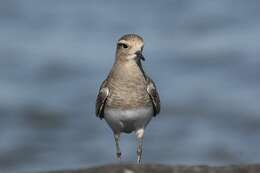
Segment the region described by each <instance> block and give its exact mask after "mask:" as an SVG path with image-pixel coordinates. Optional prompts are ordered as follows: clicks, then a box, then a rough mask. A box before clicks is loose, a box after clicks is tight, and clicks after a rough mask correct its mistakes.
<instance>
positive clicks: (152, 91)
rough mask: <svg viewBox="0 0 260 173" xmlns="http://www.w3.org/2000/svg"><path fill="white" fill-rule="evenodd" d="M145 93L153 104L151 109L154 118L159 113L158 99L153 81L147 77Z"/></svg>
mask: <svg viewBox="0 0 260 173" xmlns="http://www.w3.org/2000/svg"><path fill="white" fill-rule="evenodd" d="M147 92H148V94H149V96H150V98H151V100H152V102H153V108H154V116H156V115H157V114H158V113H159V112H160V109H161V108H160V97H159V94H158V92H157V89H156V86H155V83H154V82H153V80H152V79H151V78H149V77H147Z"/></svg>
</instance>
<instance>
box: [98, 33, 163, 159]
mask: <svg viewBox="0 0 260 173" xmlns="http://www.w3.org/2000/svg"><path fill="white" fill-rule="evenodd" d="M143 46H144V42H143V39H142V37H140V36H138V35H135V34H128V35H124V36H123V37H121V38H120V39H119V40H118V43H117V50H116V59H115V62H114V64H113V67H112V69H111V71H110V73H109V75H108V77H107V79H106V80H104V81H103V83H102V85H101V87H100V90H99V93H98V96H97V100H96V115H97V116H98V117H99V118H101V119H102V118H105V120H106V121H107V123H108V124H109V126H110V127H111V128H112V130H113V132H114V135H115V140H116V144H117V145H116V146H117V156H118V158H120V156H121V152H120V149H119V143H118V142H119V136H120V133H121V132H125V133H130V132H132V131H135V132H136V134H137V138H138V139H139V145H138V150H137V155H138V163H140V160H141V151H142V150H141V148H142V147H141V146H142V145H141V144H142V139H143V134H144V128H145V127H146V125H147V124H148V123H149V121H150V119H151V118H152V116H155V115H156V114H158V113H159V112H160V99H159V94H158V92H157V89H156V86H155V84H154V82H153V81H152V80H151V79H150V78H149V77H148V76H147V75H146V74H145V72H144V70H143V67H142V63H141V60H144V57H143V56H142V51H143Z"/></svg>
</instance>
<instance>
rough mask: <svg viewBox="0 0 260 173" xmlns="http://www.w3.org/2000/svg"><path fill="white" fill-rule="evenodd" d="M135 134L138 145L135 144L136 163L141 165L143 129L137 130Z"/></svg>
mask: <svg viewBox="0 0 260 173" xmlns="http://www.w3.org/2000/svg"><path fill="white" fill-rule="evenodd" d="M135 133H136V137H137V142H138V144H137V163H138V164H141V158H142V146H143V139H144V129H139V130H137V131H136V132H135Z"/></svg>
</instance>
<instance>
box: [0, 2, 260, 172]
mask: <svg viewBox="0 0 260 173" xmlns="http://www.w3.org/2000/svg"><path fill="white" fill-rule="evenodd" d="M259 7H260V1H257V0H249V1H244V0H236V1H234V0H218V1H207V0H197V1H191V0H172V1H170V0H165V1H148V0H144V1H105V0H104V1H83V0H78V1H65V0H63V1H62V0H57V1H52V0H44V1H43V0H42V1H40V0H23V1H19V0H8V1H0V170H1V171H2V172H3V171H14V172H22V171H40V170H57V169H75V168H80V167H89V166H94V165H100V164H108V163H117V161H116V159H115V146H114V139H113V136H112V132H111V130H110V128H109V127H108V125H107V124H106V123H105V121H100V120H99V119H97V118H96V117H95V114H94V112H95V111H94V104H95V99H96V98H95V97H96V94H97V90H98V88H99V85H100V83H101V82H102V80H103V79H105V77H106V75H107V73H108V72H109V70H110V68H111V66H112V64H113V61H114V54H115V44H116V41H117V39H118V38H120V37H121V36H122V35H123V34H126V33H137V34H139V35H141V36H142V37H143V38H144V40H145V48H144V55H145V57H146V59H147V60H146V61H145V62H144V69H145V70H146V71H147V73H148V74H149V75H150V76H151V77H152V78H153V79H154V81H155V82H156V83H157V87H158V89H159V92H160V96H161V101H162V111H161V114H160V115H158V117H156V118H154V119H153V120H152V122H151V123H150V124H149V126H148V127H147V129H146V134H145V141H144V153H143V154H144V155H143V162H144V163H151V162H156V163H163V164H188V165H190V164H209V165H224V164H239V163H254V162H259V161H260V150H259V146H260V135H259V134H260V76H259V75H260V68H259V66H260V49H259V48H260V22H259V16H260V10H259ZM121 146H122V152H123V162H131V163H135V159H136V149H135V147H136V140H135V136H134V135H123V136H122V142H121Z"/></svg>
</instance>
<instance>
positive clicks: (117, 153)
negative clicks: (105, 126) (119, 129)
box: [114, 133, 121, 161]
mask: <svg viewBox="0 0 260 173" xmlns="http://www.w3.org/2000/svg"><path fill="white" fill-rule="evenodd" d="M114 138H115V141H116V157H117V159H118V160H119V161H120V160H121V151H120V146H119V139H120V133H114Z"/></svg>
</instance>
